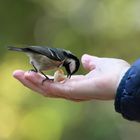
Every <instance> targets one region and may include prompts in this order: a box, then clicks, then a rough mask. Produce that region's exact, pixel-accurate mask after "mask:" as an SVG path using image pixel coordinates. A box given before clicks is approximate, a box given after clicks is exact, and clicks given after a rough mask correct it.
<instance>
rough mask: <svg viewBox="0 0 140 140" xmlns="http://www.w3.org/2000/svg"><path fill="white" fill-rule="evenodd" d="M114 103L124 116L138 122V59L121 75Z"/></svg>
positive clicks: (139, 102) (139, 95) (139, 71)
mask: <svg viewBox="0 0 140 140" xmlns="http://www.w3.org/2000/svg"><path fill="white" fill-rule="evenodd" d="M114 105H115V110H116V111H117V112H119V113H121V114H122V116H123V117H124V118H126V119H128V120H134V121H139V122H140V59H138V60H137V61H136V62H135V63H134V64H132V66H131V67H130V69H129V70H128V71H127V72H126V73H125V75H124V76H123V78H122V80H121V82H120V84H119V86H118V89H117V93H116V97H115V103H114Z"/></svg>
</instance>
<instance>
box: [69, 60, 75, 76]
mask: <svg viewBox="0 0 140 140" xmlns="http://www.w3.org/2000/svg"><path fill="white" fill-rule="evenodd" d="M69 62H70V64H69V67H70V72H71V73H73V72H74V70H75V67H76V63H75V61H74V60H72V59H70V60H69Z"/></svg>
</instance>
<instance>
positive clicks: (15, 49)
mask: <svg viewBox="0 0 140 140" xmlns="http://www.w3.org/2000/svg"><path fill="white" fill-rule="evenodd" d="M8 50H11V51H24V50H23V48H17V47H13V46H8Z"/></svg>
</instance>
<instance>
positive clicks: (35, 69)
mask: <svg viewBox="0 0 140 140" xmlns="http://www.w3.org/2000/svg"><path fill="white" fill-rule="evenodd" d="M31 64H32V66H33V67H34V69H31V70H30V71H33V72H38V70H37V68H36V67H35V65H34V63H33V62H31Z"/></svg>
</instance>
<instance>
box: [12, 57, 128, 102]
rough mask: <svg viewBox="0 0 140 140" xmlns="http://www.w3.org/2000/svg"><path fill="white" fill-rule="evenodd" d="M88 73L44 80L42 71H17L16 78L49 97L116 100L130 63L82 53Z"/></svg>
mask: <svg viewBox="0 0 140 140" xmlns="http://www.w3.org/2000/svg"><path fill="white" fill-rule="evenodd" d="M81 61H82V64H83V67H84V68H85V69H86V70H87V71H89V72H88V73H87V74H86V75H74V76H72V77H71V79H66V80H65V81H64V82H52V81H45V82H44V83H43V85H42V84H41V83H42V80H43V79H44V77H43V76H42V75H40V74H39V73H34V72H24V71H22V70H16V71H15V72H14V74H13V75H14V77H15V78H16V79H18V80H19V81H20V82H21V83H22V84H23V85H25V86H26V87H28V88H30V89H32V90H34V91H36V92H37V93H40V94H42V95H44V96H47V97H55V98H56V97H57V98H65V99H69V100H73V101H85V100H92V99H100V100H110V99H114V97H115V93H116V89H117V87H118V84H119V82H120V80H121V78H122V76H123V75H124V73H125V72H126V71H127V70H128V68H129V67H130V65H129V64H128V63H127V62H126V61H124V60H121V59H114V58H99V57H95V56H90V55H86V54H85V55H83V56H82V59H81Z"/></svg>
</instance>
